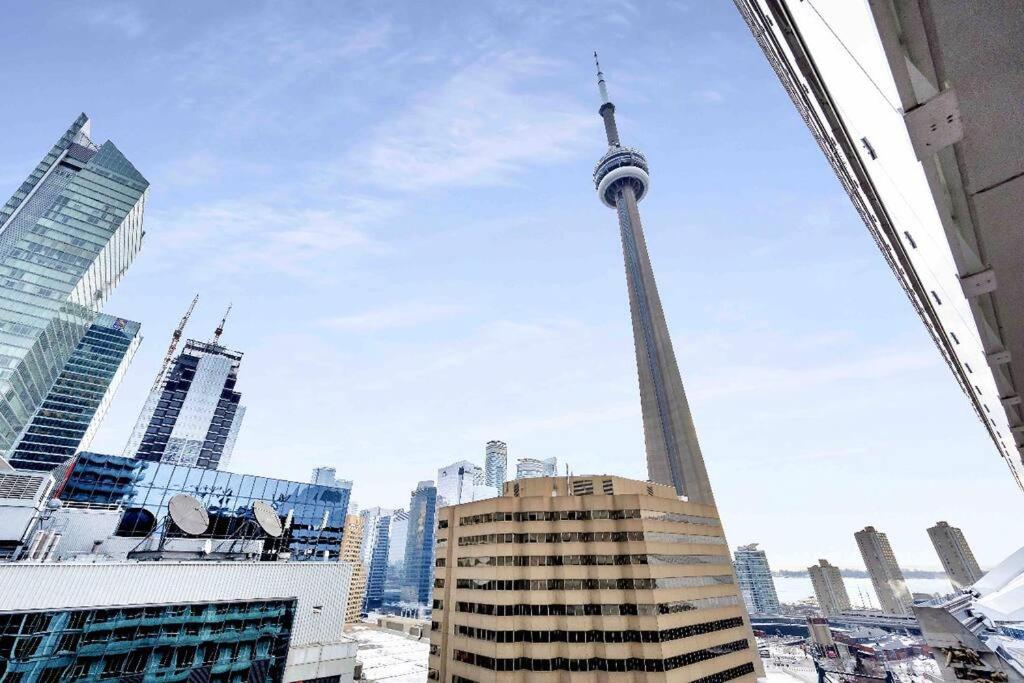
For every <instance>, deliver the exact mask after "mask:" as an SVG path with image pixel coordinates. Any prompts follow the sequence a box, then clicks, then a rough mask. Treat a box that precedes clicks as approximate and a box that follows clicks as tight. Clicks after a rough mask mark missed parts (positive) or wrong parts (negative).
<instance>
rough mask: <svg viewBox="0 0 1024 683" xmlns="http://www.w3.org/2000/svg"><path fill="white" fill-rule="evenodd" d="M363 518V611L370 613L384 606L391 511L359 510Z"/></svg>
mask: <svg viewBox="0 0 1024 683" xmlns="http://www.w3.org/2000/svg"><path fill="white" fill-rule="evenodd" d="M359 516H360V517H362V518H363V543H362V546H363V547H362V555H363V565H365V566H366V598H365V600H364V601H363V611H364V612H372V611H374V610H378V609H380V607H381V605H383V604H384V582H385V581H386V579H387V573H388V549H389V548H388V546H389V545H390V543H389V540H390V533H391V510H385V509H384V508H381V507H372V508H367V509H366V510H360V512H359Z"/></svg>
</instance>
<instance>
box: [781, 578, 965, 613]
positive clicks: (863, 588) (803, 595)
mask: <svg viewBox="0 0 1024 683" xmlns="http://www.w3.org/2000/svg"><path fill="white" fill-rule="evenodd" d="M774 579H775V590H776V592H778V594H779V601H780V602H786V603H794V602H799V601H801V600H806V599H807V598H810V597H814V588H812V587H811V579H810V577H808V576H776V577H774ZM843 580H844V582H845V583H846V592H847V593H849V594H850V602H851V603H853V606H854V607H860V606H861V605H863V604H864V602H865V600H864V598H862V597H861V595H862V594H863V595H864V596H866V597H867V600H868V602H869V603H870V605H871V606H874V607H878V598H877V597H875V590H874V588H872V587H871V579H862V578H851V577H844V578H843ZM907 585H908V586H909V587H910V591H911V592H912V593H940V594H943V595H944V594H946V593H949V592H950V591H952V590H953V588H952V586H950V585H949V581H948V580H946V579H907Z"/></svg>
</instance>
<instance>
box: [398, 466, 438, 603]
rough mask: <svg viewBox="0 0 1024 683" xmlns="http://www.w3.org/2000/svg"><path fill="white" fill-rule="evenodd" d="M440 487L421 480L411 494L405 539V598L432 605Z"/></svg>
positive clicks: (403, 590)
mask: <svg viewBox="0 0 1024 683" xmlns="http://www.w3.org/2000/svg"><path fill="white" fill-rule="evenodd" d="M436 515H437V487H435V486H434V482H432V481H421V482H420V483H419V484H417V485H416V490H415V491H413V492H412V495H411V496H410V497H409V526H408V531H407V535H406V541H405V570H404V576H403V578H402V596H401V597H402V601H403V602H411V603H418V604H420V605H428V604H430V593H431V589H432V587H433V580H434V533H435V528H434V527H435V522H434V520H435V519H436Z"/></svg>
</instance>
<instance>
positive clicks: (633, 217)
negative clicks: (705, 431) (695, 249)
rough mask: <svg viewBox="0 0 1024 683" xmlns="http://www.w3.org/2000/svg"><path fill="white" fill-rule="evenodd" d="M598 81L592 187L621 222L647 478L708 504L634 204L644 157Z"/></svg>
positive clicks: (643, 187) (643, 184) (642, 185)
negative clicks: (600, 150)
mask: <svg viewBox="0 0 1024 683" xmlns="http://www.w3.org/2000/svg"><path fill="white" fill-rule="evenodd" d="M598 79H599V85H600V86H601V92H602V98H603V99H605V101H604V102H603V103H602V104H601V109H600V113H601V117H602V119H604V124H605V133H606V135H607V138H608V145H609V149H608V152H607V153H606V154H605V155H604V157H602V159H601V160H600V161H599V162H598V165H597V169H596V170H595V172H594V182H595V184H596V185H597V188H598V194H599V196H600V198H601V200H602V201H603V202H604V203H605V204H606V205H607V206H610V207H613V208H615V210H616V213H617V214H618V218H619V232H620V233H621V236H622V254H623V258H624V260H625V265H626V283H627V285H628V288H629V309H630V313H631V314H632V319H633V342H634V345H635V348H636V366H637V373H638V376H639V380H640V405H641V408H642V411H643V423H644V440H645V442H646V446H647V472H648V477H649V478H650V480H651V481H656V482H660V483H664V484H669V485H670V486H674V487H675V489H676V493H677V494H678V495H680V496H686V497H687V498H688V499H689V500H690V501H693V502H697V503H707V504H711V505H713V504H714V502H715V501H714V495H713V494H712V492H711V482H710V481H709V480H708V473H707V469H706V468H705V466H704V457H703V455H702V454H701V451H700V444H699V443H698V441H697V432H696V430H695V429H694V426H693V416H692V415H691V414H690V406H689V403H688V402H687V400H686V392H685V391H684V390H683V381H682V378H681V377H680V375H679V367H678V365H677V364H676V356H675V352H674V351H673V350H672V339H671V338H670V337H669V333H668V325H667V324H666V322H665V314H664V312H663V311H662V308H661V299H660V297H659V296H658V286H657V285H656V284H655V282H654V271H653V269H652V268H651V259H650V256H649V255H648V253H647V243H646V241H645V239H644V231H643V226H642V224H641V223H640V211H639V208H638V206H637V204H638V202H639V200H641V199H643V197H644V196H645V195H646V193H647V188H648V186H649V184H650V178H649V176H648V174H647V160H646V159H645V158H644V156H643V155H642V154H641V153H640V152H638V151H637V150H633V149H630V148H626V147H622V146H621V145H620V143H619V135H618V129H617V127H616V125H615V106H614V105H613V104H612V103H611V102H610V101H608V100H607V99H606V94H607V90H606V88H605V87H604V76H603V74H601V73H600V68H599V71H598Z"/></svg>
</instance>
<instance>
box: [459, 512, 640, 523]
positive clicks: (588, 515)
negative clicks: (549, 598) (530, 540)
mask: <svg viewBox="0 0 1024 683" xmlns="http://www.w3.org/2000/svg"><path fill="white" fill-rule="evenodd" d="M591 519H640V511H639V510H539V511H528V512H488V513H486V514H482V515H470V516H468V517H459V526H472V525H474V524H488V523H490V522H560V521H561V522H564V521H588V520H591Z"/></svg>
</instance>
